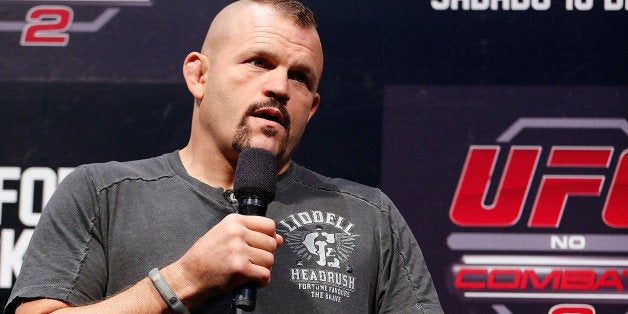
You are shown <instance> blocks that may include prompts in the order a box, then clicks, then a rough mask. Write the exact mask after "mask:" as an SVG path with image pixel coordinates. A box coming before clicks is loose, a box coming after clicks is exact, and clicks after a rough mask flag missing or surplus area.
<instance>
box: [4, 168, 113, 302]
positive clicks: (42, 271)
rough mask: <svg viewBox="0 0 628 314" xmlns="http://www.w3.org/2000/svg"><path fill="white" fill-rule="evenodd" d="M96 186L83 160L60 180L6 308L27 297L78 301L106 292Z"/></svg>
mask: <svg viewBox="0 0 628 314" xmlns="http://www.w3.org/2000/svg"><path fill="white" fill-rule="evenodd" d="M97 192H98V191H97V190H96V185H95V184H94V181H93V178H92V176H91V175H90V172H89V170H88V168H86V167H84V166H81V167H78V168H77V169H75V170H74V171H73V172H72V173H71V174H69V175H68V176H67V177H66V178H65V179H64V180H63V182H62V183H61V184H60V185H59V188H58V189H57V190H56V191H55V193H54V194H53V195H52V197H51V199H50V200H49V201H48V203H47V205H46V207H45V208H44V210H43V211H42V215H41V218H40V220H39V223H38V225H37V227H36V228H35V231H34V233H33V237H32V238H31V242H30V244H29V247H28V249H27V251H26V254H25V255H24V259H23V263H22V267H21V270H20V274H19V276H18V278H17V281H16V283H15V285H14V287H13V290H12V292H11V295H10V297H9V302H8V303H7V307H6V313H12V312H13V311H14V310H15V307H16V306H17V305H18V304H19V300H20V299H25V298H52V299H58V300H63V301H66V302H69V303H72V304H75V305H79V304H84V303H88V302H93V301H95V300H99V299H102V298H103V297H104V295H105V290H106V278H107V272H106V259H105V254H104V250H103V239H102V234H101V232H100V220H99V214H98V213H99V210H100V209H99V208H98V207H99V206H98V204H99V202H98V193H97Z"/></svg>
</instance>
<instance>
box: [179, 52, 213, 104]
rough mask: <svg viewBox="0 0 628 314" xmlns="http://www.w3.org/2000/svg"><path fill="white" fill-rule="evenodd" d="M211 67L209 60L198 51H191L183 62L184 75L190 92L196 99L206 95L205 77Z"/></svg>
mask: <svg viewBox="0 0 628 314" xmlns="http://www.w3.org/2000/svg"><path fill="white" fill-rule="evenodd" d="M208 67H209V60H208V59H207V57H205V56H204V55H202V54H200V53H198V52H191V53H190V54H188V56H187V57H186V58H185V61H184V62H183V77H184V78H185V84H186V85H187V86H188V89H189V90H190V93H192V95H193V96H194V98H196V99H202V98H203V96H204V95H205V85H206V84H207V79H206V77H205V75H206V73H207V70H208Z"/></svg>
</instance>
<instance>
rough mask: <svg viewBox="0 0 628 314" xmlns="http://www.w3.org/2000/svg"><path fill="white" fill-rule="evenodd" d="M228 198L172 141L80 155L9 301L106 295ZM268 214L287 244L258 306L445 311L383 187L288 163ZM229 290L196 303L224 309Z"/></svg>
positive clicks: (176, 249) (177, 245) (165, 256)
mask: <svg viewBox="0 0 628 314" xmlns="http://www.w3.org/2000/svg"><path fill="white" fill-rule="evenodd" d="M235 208H236V206H235V205H234V203H233V197H232V193H231V191H224V190H223V189H221V188H214V187H211V186H208V185H206V184H204V183H202V182H200V181H199V180H197V179H194V178H192V177H191V176H189V175H188V174H187V172H186V171H185V169H184V167H183V165H182V164H181V160H180V159H179V154H178V152H173V153H169V154H165V155H163V156H159V157H156V158H151V159H146V160H140V161H131V162H123V163H120V162H109V163H104V164H91V165H85V166H80V167H78V168H77V169H76V170H75V171H74V172H73V173H71V174H70V175H69V176H68V177H66V179H65V180H64V181H63V182H62V183H61V185H60V186H59V188H58V189H57V191H56V192H55V194H54V195H53V197H52V198H51V199H50V201H49V202H48V204H47V206H46V208H45V209H44V212H43V214H42V216H41V219H40V222H39V224H38V226H37V228H36V230H35V233H34V235H33V238H32V240H31V244H30V246H29V248H28V251H27V253H26V255H25V257H24V262H23V265H22V268H21V273H20V276H19V277H18V279H17V282H16V283H15V286H14V288H13V291H12V293H11V296H10V299H9V303H8V305H7V313H12V311H13V310H14V308H15V306H16V304H17V302H16V301H17V300H18V299H20V298H42V297H43V298H54V299H59V300H64V301H67V302H70V303H72V304H75V305H80V304H85V303H90V302H94V301H97V300H100V299H103V298H104V297H107V296H111V295H113V294H115V293H117V292H119V291H121V290H123V289H125V288H126V287H129V286H130V285H133V284H134V283H136V282H137V281H139V280H141V279H142V278H143V277H145V276H146V275H147V273H148V271H149V270H150V269H152V268H154V267H160V268H161V267H163V266H165V265H167V264H169V263H172V262H174V261H175V260H177V259H178V258H179V257H180V256H182V255H183V254H184V253H185V251H186V250H187V249H188V248H189V247H190V246H191V245H192V244H193V243H194V242H195V241H196V240H197V239H198V238H200V237H201V236H202V235H203V234H204V233H205V232H206V231H207V230H209V229H210V228H212V226H214V225H215V224H217V223H218V222H219V221H220V220H222V219H223V218H224V217H225V216H226V215H228V214H230V213H233V212H234V211H235ZM267 217H270V218H272V219H274V220H275V221H276V223H277V232H278V233H279V234H281V235H282V236H283V237H284V245H282V246H281V247H280V248H279V249H278V250H277V251H276V253H275V264H274V265H273V268H272V274H271V278H272V279H271V283H270V285H268V286H267V287H265V288H262V289H259V291H258V296H257V309H256V310H257V311H258V312H260V313H275V312H276V313H304V312H307V313H312V312H320V313H328V312H340V313H377V312H402V311H406V312H412V313H442V309H441V308H440V305H439V301H438V297H437V295H436V291H435V289H434V286H433V283H432V279H431V277H430V274H429V272H428V270H427V267H426V265H425V262H424V260H423V256H422V253H421V250H420V249H419V246H418V244H417V242H416V240H415V238H414V236H413V234H412V232H411V230H410V229H409V228H408V226H407V224H406V222H405V221H404V219H403V217H402V216H401V215H400V213H399V211H398V210H397V209H396V208H395V206H394V205H393V204H392V202H391V201H390V200H389V199H388V198H387V197H386V196H385V195H384V194H383V193H382V192H381V191H380V190H378V189H375V188H370V187H366V186H364V185H359V184H356V183H353V182H349V181H346V180H342V179H332V178H327V177H324V176H321V175H319V174H316V173H314V172H312V171H310V170H307V169H305V168H303V167H301V166H299V165H297V164H294V163H292V164H291V166H290V168H289V170H288V171H287V172H286V173H284V174H282V175H281V176H280V177H279V178H278V180H277V191H276V197H275V200H274V201H273V202H272V203H271V204H270V205H269V208H268V212H267ZM208 254H211V252H208ZM232 297H233V293H231V292H226V293H225V294H224V295H222V296H218V297H216V298H213V299H211V300H208V301H206V302H205V303H203V304H202V305H201V306H200V307H199V308H197V309H195V310H194V311H193V313H215V312H222V313H225V312H226V313H230V312H231V309H230V302H231V299H232Z"/></svg>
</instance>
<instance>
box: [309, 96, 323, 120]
mask: <svg viewBox="0 0 628 314" xmlns="http://www.w3.org/2000/svg"><path fill="white" fill-rule="evenodd" d="M320 102H321V95H320V94H319V93H316V94H314V99H313V100H312V107H310V115H309V116H308V117H307V121H310V119H312V117H313V116H314V114H315V113H316V110H317V109H318V105H319V104H320Z"/></svg>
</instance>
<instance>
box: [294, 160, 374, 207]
mask: <svg viewBox="0 0 628 314" xmlns="http://www.w3.org/2000/svg"><path fill="white" fill-rule="evenodd" d="M292 168H293V169H292V171H291V173H290V177H291V179H292V180H293V181H296V182H298V183H300V184H301V185H303V186H307V187H309V188H312V189H317V190H320V191H327V192H330V193H335V194H339V195H344V196H346V197H350V198H355V199H360V200H362V201H365V202H368V203H372V204H373V205H375V206H379V204H380V203H381V202H382V197H383V196H384V194H383V193H382V191H381V190H380V189H378V188H375V187H371V186H368V185H365V184H362V183H358V182H355V181H351V180H348V179H345V178H337V177H329V176H326V175H322V174H320V173H318V172H315V171H313V170H310V169H308V168H305V167H303V166H300V165H298V164H296V163H293V164H292Z"/></svg>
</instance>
